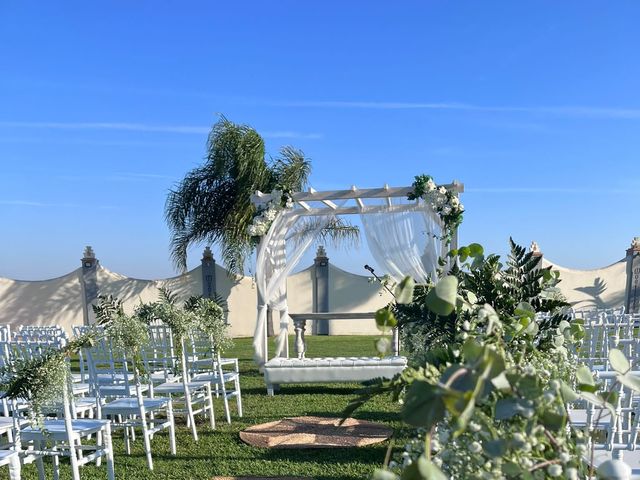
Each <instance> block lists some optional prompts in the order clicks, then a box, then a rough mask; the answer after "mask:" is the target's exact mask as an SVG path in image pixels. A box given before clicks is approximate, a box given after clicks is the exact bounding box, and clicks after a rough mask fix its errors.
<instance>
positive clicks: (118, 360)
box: [85, 340, 176, 470]
mask: <svg viewBox="0 0 640 480" xmlns="http://www.w3.org/2000/svg"><path fill="white" fill-rule="evenodd" d="M85 356H86V358H87V361H88V365H89V376H90V378H91V380H92V385H93V388H94V391H95V394H96V395H97V397H98V398H99V399H100V400H101V401H103V400H104V403H102V404H101V407H100V414H101V416H102V418H110V419H111V421H112V426H113V428H114V429H116V428H122V429H123V430H124V438H125V450H126V452H127V454H130V453H131V441H135V428H136V427H140V429H141V430H142V439H143V443H144V450H145V455H146V458H147V466H148V467H149V469H150V470H153V457H152V450H151V440H152V438H153V436H154V434H156V433H158V432H160V431H162V430H168V431H169V445H170V449H171V453H172V454H173V455H175V454H176V439H175V422H174V415H173V403H172V400H171V398H148V397H144V396H143V391H148V389H149V388H148V385H143V384H142V383H141V379H140V375H139V373H138V370H137V366H136V365H135V362H134V361H133V360H132V359H131V358H128V357H127V355H126V354H125V352H122V351H114V349H113V348H112V346H111V345H110V343H109V342H108V341H106V340H101V341H99V342H97V344H96V345H95V346H94V347H92V348H90V349H87V350H86V352H85ZM109 378H110V379H111V382H109V381H108V379H109ZM163 415H164V416H165V417H166V419H163V418H161V417H162V416H163Z"/></svg>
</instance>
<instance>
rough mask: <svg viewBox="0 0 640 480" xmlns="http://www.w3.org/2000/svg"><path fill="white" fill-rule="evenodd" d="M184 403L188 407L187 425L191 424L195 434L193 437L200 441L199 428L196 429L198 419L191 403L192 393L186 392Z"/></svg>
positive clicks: (192, 431)
mask: <svg viewBox="0 0 640 480" xmlns="http://www.w3.org/2000/svg"><path fill="white" fill-rule="evenodd" d="M184 403H185V404H186V407H187V422H188V423H187V425H190V426H191V433H192V434H193V439H194V440H195V441H196V442H197V441H198V430H197V429H196V419H195V416H194V415H193V405H192V404H191V394H190V393H189V394H186V392H185V396H184Z"/></svg>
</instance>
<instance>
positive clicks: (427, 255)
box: [360, 202, 442, 283]
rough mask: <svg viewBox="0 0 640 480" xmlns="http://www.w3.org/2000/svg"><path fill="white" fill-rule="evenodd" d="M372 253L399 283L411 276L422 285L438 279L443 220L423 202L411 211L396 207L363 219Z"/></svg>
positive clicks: (369, 214)
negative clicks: (436, 274)
mask: <svg viewBox="0 0 640 480" xmlns="http://www.w3.org/2000/svg"><path fill="white" fill-rule="evenodd" d="M360 218H361V220H362V225H363V227H364V234H365V237H366V239H367V243H368V245H369V250H370V252H371V255H372V256H373V258H374V260H375V261H376V263H377V264H378V265H379V266H380V268H381V269H382V270H383V272H384V273H386V274H389V275H390V276H391V277H392V278H393V279H394V280H395V281H397V282H399V281H400V280H402V279H403V278H404V277H405V276H407V275H410V276H412V277H413V278H414V280H416V282H419V283H425V282H427V281H428V280H429V279H435V273H436V269H437V267H438V257H439V255H440V248H441V242H440V237H441V234H442V227H441V221H440V218H439V217H438V216H437V214H436V213H435V212H434V211H433V210H432V209H431V208H430V207H429V206H428V205H426V204H425V203H424V202H420V203H417V204H416V205H415V207H413V208H412V209H410V210H402V211H399V210H398V209H397V208H394V205H391V206H389V207H387V208H386V209H382V210H381V211H377V212H376V213H363V214H362V215H361V216H360Z"/></svg>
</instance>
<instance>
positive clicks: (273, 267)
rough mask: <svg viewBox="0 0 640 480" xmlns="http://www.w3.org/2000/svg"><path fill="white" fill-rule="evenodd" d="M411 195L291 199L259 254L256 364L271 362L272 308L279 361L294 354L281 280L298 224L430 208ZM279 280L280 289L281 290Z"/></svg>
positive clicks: (370, 191)
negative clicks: (314, 219)
mask: <svg viewBox="0 0 640 480" xmlns="http://www.w3.org/2000/svg"><path fill="white" fill-rule="evenodd" d="M442 186H444V187H445V188H447V189H448V190H449V191H451V192H453V193H454V194H455V195H459V194H460V193H462V192H463V191H464V185H463V184H462V183H459V182H457V181H453V182H452V183H450V184H446V185H442ZM412 191H413V187H389V186H388V185H385V186H383V187H381V188H366V189H360V188H358V187H356V186H352V187H351V188H350V189H348V190H331V191H316V190H314V189H312V188H310V189H309V190H308V191H306V192H297V193H294V194H292V200H293V206H292V208H286V209H282V210H280V211H279V212H278V214H277V216H276V218H275V220H274V221H273V223H272V224H271V226H270V228H269V231H268V232H267V234H266V235H264V236H263V237H262V238H261V241H260V243H259V245H258V249H257V265H256V277H257V282H256V283H257V290H258V321H257V324H256V331H255V335H254V349H255V351H256V355H255V358H256V361H257V363H258V364H259V365H260V366H261V367H262V366H264V365H265V363H266V361H267V359H268V348H267V328H266V326H267V325H266V320H267V310H268V309H269V308H271V310H272V311H274V312H276V311H278V312H279V314H280V319H281V322H280V327H281V329H280V334H279V343H278V347H277V351H276V357H280V358H281V357H285V358H287V357H288V354H289V351H288V341H287V340H288V339H287V333H288V319H289V312H288V309H287V304H286V289H285V288H282V287H283V285H284V282H283V280H285V278H286V277H285V278H281V277H282V275H281V274H283V273H288V272H290V269H289V270H288V271H287V267H288V266H287V261H286V251H285V246H286V235H287V233H288V232H289V230H290V229H291V228H292V227H293V225H294V224H295V223H296V221H298V220H299V219H300V217H325V218H327V217H331V218H334V217H335V216H339V215H363V214H372V213H385V212H389V213H391V212H405V211H415V210H417V209H418V208H425V206H424V203H423V202H424V200H422V199H420V198H419V199H416V200H408V199H407V196H408V195H409V194H410V193H411V192H412ZM271 199H272V196H271V194H270V193H262V192H259V191H258V192H256V193H255V194H254V195H252V198H251V200H252V202H253V203H254V204H255V205H256V206H258V207H259V208H260V207H261V206H264V205H266V204H267V203H268V202H269V201H270V200H271ZM309 243H310V242H309ZM450 247H451V248H457V232H454V233H453V238H452V240H451V245H450ZM444 248H445V245H441V251H443V249H444ZM300 256H301V255H300ZM297 260H299V258H297V259H296V261H297ZM291 268H293V267H291ZM278 277H280V278H278ZM278 280H279V281H280V284H281V285H280V287H279V288H276V283H277V281H278ZM276 290H277V291H276ZM336 315H339V314H336ZM343 315H344V314H343ZM336 318H340V317H336ZM296 343H298V342H296ZM296 350H298V349H296ZM303 351H304V349H303Z"/></svg>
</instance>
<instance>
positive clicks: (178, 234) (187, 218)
mask: <svg viewBox="0 0 640 480" xmlns="http://www.w3.org/2000/svg"><path fill="white" fill-rule="evenodd" d="M310 171H311V164H310V162H309V160H308V159H307V158H305V156H304V154H303V153H302V152H301V151H300V150H297V149H295V148H293V147H283V148H282V149H280V154H279V156H278V157H277V158H276V159H275V160H273V161H271V162H268V161H267V160H266V158H265V147H264V140H263V139H262V137H261V136H260V135H259V134H258V132H256V131H255V130H254V129H253V128H251V127H249V126H247V125H238V124H235V123H233V122H231V121H229V120H227V119H226V118H225V117H222V118H221V119H220V120H219V121H218V122H217V123H216V124H215V125H214V126H213V128H212V129H211V133H210V134H209V139H208V142H207V156H206V160H205V162H204V164H203V165H201V166H199V167H197V168H194V169H193V170H191V171H190V172H188V173H187V174H186V176H185V177H184V179H182V181H180V182H179V183H178V184H177V185H176V187H175V189H173V190H171V191H170V192H169V196H168V198H167V202H166V206H165V217H166V220H167V224H168V226H169V229H170V230H171V257H172V259H173V261H174V263H175V265H176V266H177V267H178V268H179V269H181V270H183V271H184V270H186V265H187V249H188V247H190V246H192V245H196V244H201V243H208V244H216V245H218V246H219V247H220V250H221V255H222V260H223V262H224V264H225V266H226V267H227V269H228V271H229V272H230V273H231V274H242V273H243V272H244V265H245V262H246V259H247V257H248V256H249V255H250V253H251V251H252V249H253V243H252V238H251V236H249V234H248V233H247V229H248V226H249V225H250V224H251V221H252V220H253V216H254V213H255V207H254V206H253V204H252V203H251V194H253V193H254V192H255V191H256V190H260V191H262V192H271V191H272V190H274V189H276V188H277V189H287V190H289V191H292V192H297V191H301V190H302V189H304V188H305V187H306V185H307V180H308V178H309V173H310ZM300 231H301V232H304V231H305V229H304V228H303V229H301V230H300ZM358 233H359V232H358V229H357V227H354V226H352V225H350V224H348V223H347V222H345V221H343V220H341V219H338V220H337V221H335V222H333V223H332V224H331V225H329V226H328V227H327V228H326V229H325V230H324V231H323V235H321V238H323V239H326V238H327V237H329V238H330V239H332V240H334V241H339V240H340V239H342V240H346V241H351V242H357V239H358ZM301 234H303V233H301Z"/></svg>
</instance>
